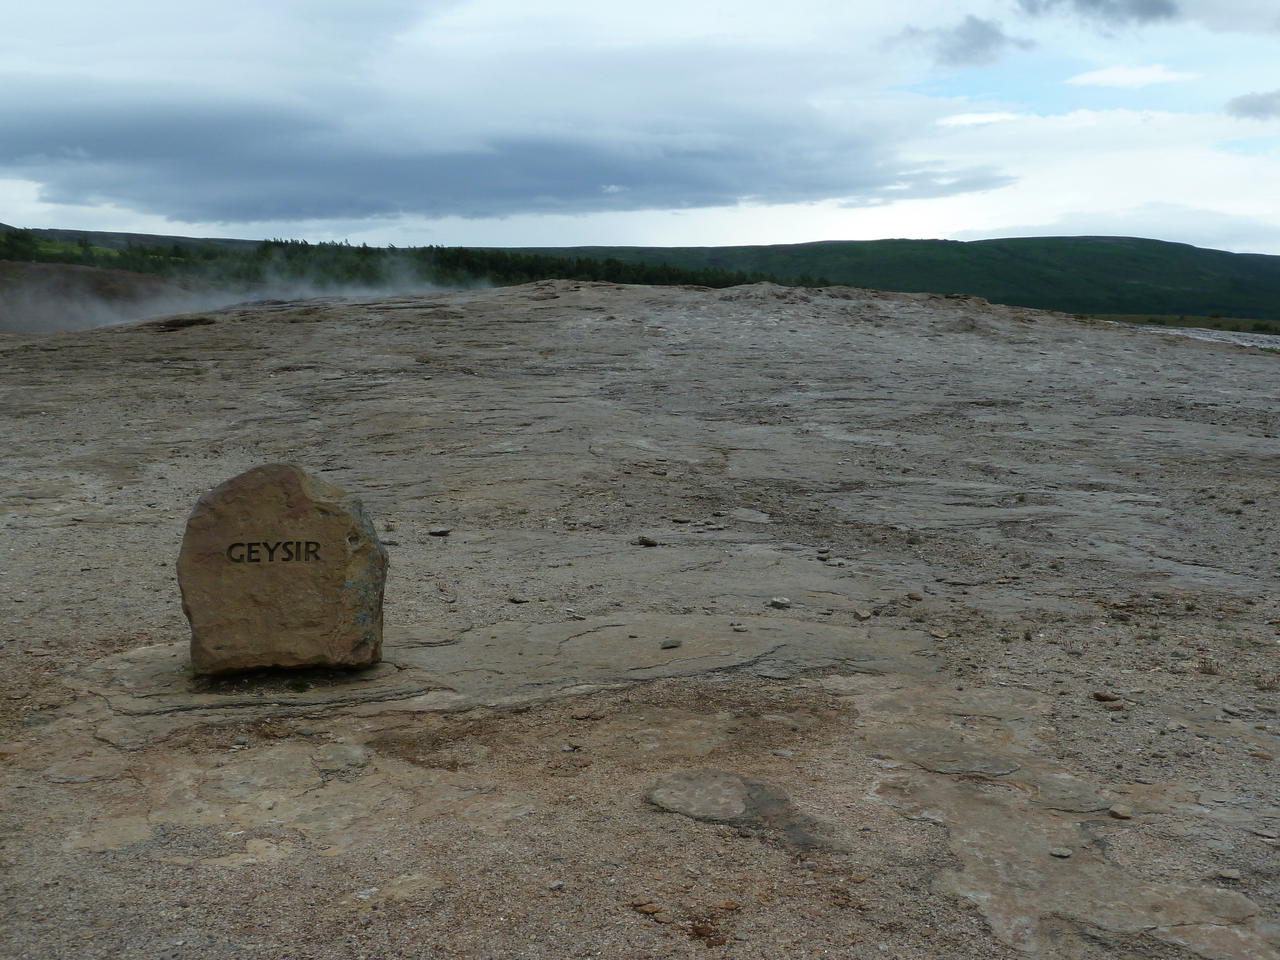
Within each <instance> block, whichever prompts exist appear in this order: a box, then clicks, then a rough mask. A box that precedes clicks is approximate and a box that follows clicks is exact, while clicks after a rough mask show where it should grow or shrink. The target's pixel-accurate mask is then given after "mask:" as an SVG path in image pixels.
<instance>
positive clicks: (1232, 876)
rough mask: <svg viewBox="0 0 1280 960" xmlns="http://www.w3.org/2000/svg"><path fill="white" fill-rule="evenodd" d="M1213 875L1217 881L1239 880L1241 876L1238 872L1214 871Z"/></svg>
mask: <svg viewBox="0 0 1280 960" xmlns="http://www.w3.org/2000/svg"><path fill="white" fill-rule="evenodd" d="M1213 875H1214V876H1215V877H1217V878H1218V879H1219V880H1239V879H1240V877H1241V876H1242V874H1241V873H1240V871H1239V870H1215V871H1214V872H1213Z"/></svg>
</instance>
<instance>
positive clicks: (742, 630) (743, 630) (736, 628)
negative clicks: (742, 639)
mask: <svg viewBox="0 0 1280 960" xmlns="http://www.w3.org/2000/svg"><path fill="white" fill-rule="evenodd" d="M733 632H734V633H746V632H747V628H746V627H744V626H743V625H742V624H740V623H735V624H734V625H733Z"/></svg>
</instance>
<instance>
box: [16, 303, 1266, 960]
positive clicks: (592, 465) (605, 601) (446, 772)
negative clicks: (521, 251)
mask: <svg viewBox="0 0 1280 960" xmlns="http://www.w3.org/2000/svg"><path fill="white" fill-rule="evenodd" d="M1278 383H1280V355H1278V354H1277V353H1275V352H1273V351H1268V350H1264V349H1259V348H1250V347H1241V346H1235V345H1230V344H1223V343H1210V342H1201V341H1196V340H1192V339H1185V338H1174V337H1166V336H1155V335H1152V334H1150V333H1146V332H1143V331H1139V330H1133V329H1129V328H1125V327H1119V326H1114V325H1107V324H1096V323H1086V322H1083V321H1079V320H1075V319H1072V318H1070V317H1067V316H1064V315H1061V314H1051V313H1043V312H1036V311H1031V310H1024V309H1018V308H1011V307H1000V306H992V305H989V304H987V303H985V302H984V301H981V300H976V299H972V298H961V297H939V296H927V295H904V294H882V293H875V292H871V291H866V290H857V289H851V288H829V289H824V290H810V291H799V290H793V289H786V288H781V287H775V286H770V285H755V286H748V287H738V288H734V289H728V290H708V289H702V288H655V287H634V286H616V285H611V284H583V283H570V282H544V283H537V284H531V285H527V286H522V287H512V288H504V289H488V290H473V291H463V292H431V293H427V294H422V295H417V296H394V297H383V298H365V299H342V298H332V299H313V300H307V301H291V302H278V301H276V302H261V303H257V304H249V305H238V306H234V307H228V308H224V309H221V310H217V311H213V312H207V313H199V314H189V315H185V316H180V317H176V318H168V319H164V320H160V321H151V322H143V323H135V324H131V325H127V326H119V327H112V328H102V329H97V330H92V331H87V332H78V333H60V334H53V335H48V336H36V335H26V334H22V335H10V336H7V337H4V338H0V390H2V391H3V402H4V407H5V414H6V416H5V417H4V420H3V428H2V429H3V430H4V446H3V449H4V450H5V455H4V460H3V463H4V474H5V477H6V480H5V483H4V486H3V490H2V491H0V498H2V499H0V512H2V520H0V522H2V523H3V538H2V540H0V544H2V549H3V551H4V555H3V560H4V562H3V567H2V568H0V569H2V571H3V585H2V588H3V594H4V598H5V599H4V603H5V616H4V621H3V624H4V625H3V631H4V633H3V646H2V647H0V793H2V803H0V811H2V812H0V818H2V823H0V875H2V876H3V882H4V885H5V896H4V899H3V907H0V954H2V955H3V956H5V957H12V958H41V960H43V958H76V960H81V958H84V960H88V958H113V960H114V958H187V957H191V958H223V957H225V958H272V960H280V958H361V957H366V958H379V960H381V958H396V957H402V958H431V960H436V958H544V957H545V958H557V960H559V958H572V957H603V958H609V960H623V958H653V960H659V958H662V960H666V958H683V957H697V958H758V960H800V958H809V957H832V958H899V960H914V958H938V960H956V958H983V960H1003V958H1014V957H1036V958H1067V960H1095V958H1096V960H1102V958H1109V960H1110V958H1116V957H1141V958H1150V960H1190V958H1207V960H1274V958H1275V957H1276V956H1277V955H1278V953H1280V791H1277V788H1276V784H1277V782H1280V778H1278V776H1277V773H1278V768H1277V761H1276V757H1277V756H1278V755H1280V692H1277V687H1278V686H1280V646H1278V645H1277V637H1278V636H1280V631H1278V623H1280V608H1278V605H1277V599H1276V598H1277V587H1278V584H1277V579H1278V578H1277V571H1278V569H1280V568H1278V564H1280V539H1278V530H1277V516H1276V512H1275V503H1276V499H1275V498H1276V481H1277V476H1278V475H1280V473H1278V471H1280V439H1278V435H1280V406H1278V405H1277V399H1278V398H1277V395H1276V393H1277V384H1278ZM274 462H297V463H299V464H301V465H303V466H304V467H305V468H306V469H308V470H310V471H312V472H314V473H315V474H316V475H318V476H320V477H323V478H326V479H328V480H330V481H332V482H333V483H335V484H337V485H339V486H341V487H342V488H344V489H346V490H349V491H351V492H352V493H354V494H355V495H357V496H359V497H360V498H361V499H362V500H363V501H364V503H365V505H366V507H367V508H368V510H369V513H370V515H371V516H372V517H373V518H374V520H375V523H376V525H377V529H378V533H379V535H380V536H381V537H382V539H383V541H384V543H385V544H386V546H387V549H388V552H389V554H390V558H391V560H390V564H391V565H390V574H389V579H388V584H387V597H386V607H385V621H386V632H385V647H384V661H383V662H382V663H381V664H380V665H378V666H376V667H374V668H372V669H369V670H365V671H362V672H356V673H341V672H324V671H306V672H299V673H265V672H264V673H259V674H249V675H242V676H235V677H230V678H222V679H212V680H210V679H204V680H197V679H193V677H192V674H191V670H190V665H189V663H188V661H187V642H188V636H189V635H188V631H187V624H186V621H185V620H184V618H183V616H182V612H181V609H180V606H179V597H178V589H177V583H176V580H175V571H174V561H175V559H176V557H177V552H178V546H179V543H180V541H181V538H182V531H183V526H184V523H185V521H186V518H187V515H188V513H189V511H190V510H191V507H192V506H193V505H194V503H195V501H196V498H197V497H198V496H199V495H200V494H201V493H203V492H205V491H206V490H208V489H210V488H211V487H213V486H214V485H216V484H218V483H220V482H221V481H223V480H225V479H227V478H228V477H232V476H234V475H236V474H238V473H240V472H241V471H243V470H246V469H248V468H250V467H253V466H255V465H257V464H260V463H274Z"/></svg>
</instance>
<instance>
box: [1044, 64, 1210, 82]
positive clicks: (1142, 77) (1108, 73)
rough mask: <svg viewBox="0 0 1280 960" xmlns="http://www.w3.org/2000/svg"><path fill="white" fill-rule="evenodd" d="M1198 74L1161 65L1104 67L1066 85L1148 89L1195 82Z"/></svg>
mask: <svg viewBox="0 0 1280 960" xmlns="http://www.w3.org/2000/svg"><path fill="white" fill-rule="evenodd" d="M1199 76H1200V74H1198V73H1178V72H1177V71H1175V70H1170V69H1169V68H1168V67H1166V66H1164V65H1163V64H1159V63H1157V64H1154V65H1153V66H1149V67H1105V68H1103V69H1102V70H1090V71H1089V72H1088V73H1082V74H1079V75H1078V76H1074V77H1072V78H1071V79H1069V80H1068V81H1067V83H1071V84H1075V85H1076V86H1078V87H1086V86H1087V87H1134V88H1137V87H1149V86H1151V85H1152V84H1153V83H1175V82H1177V81H1181V80H1196V79H1198V78H1199Z"/></svg>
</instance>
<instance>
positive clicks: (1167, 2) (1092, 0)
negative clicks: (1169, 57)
mask: <svg viewBox="0 0 1280 960" xmlns="http://www.w3.org/2000/svg"><path fill="white" fill-rule="evenodd" d="M1018 5H1019V6H1021V7H1022V9H1023V10H1025V11H1026V12H1027V13H1030V14H1042V13H1047V12H1049V11H1050V10H1055V9H1058V8H1060V7H1068V8H1070V9H1073V10H1075V11H1076V12H1077V13H1083V14H1086V15H1088V16H1091V17H1097V18H1098V19H1100V20H1112V21H1117V22H1120V23H1127V22H1138V23H1142V22H1146V21H1150V20H1169V19H1171V18H1173V17H1176V16H1177V15H1178V13H1179V12H1180V11H1179V8H1178V5H1177V3H1175V2H1174V0H1018Z"/></svg>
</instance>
